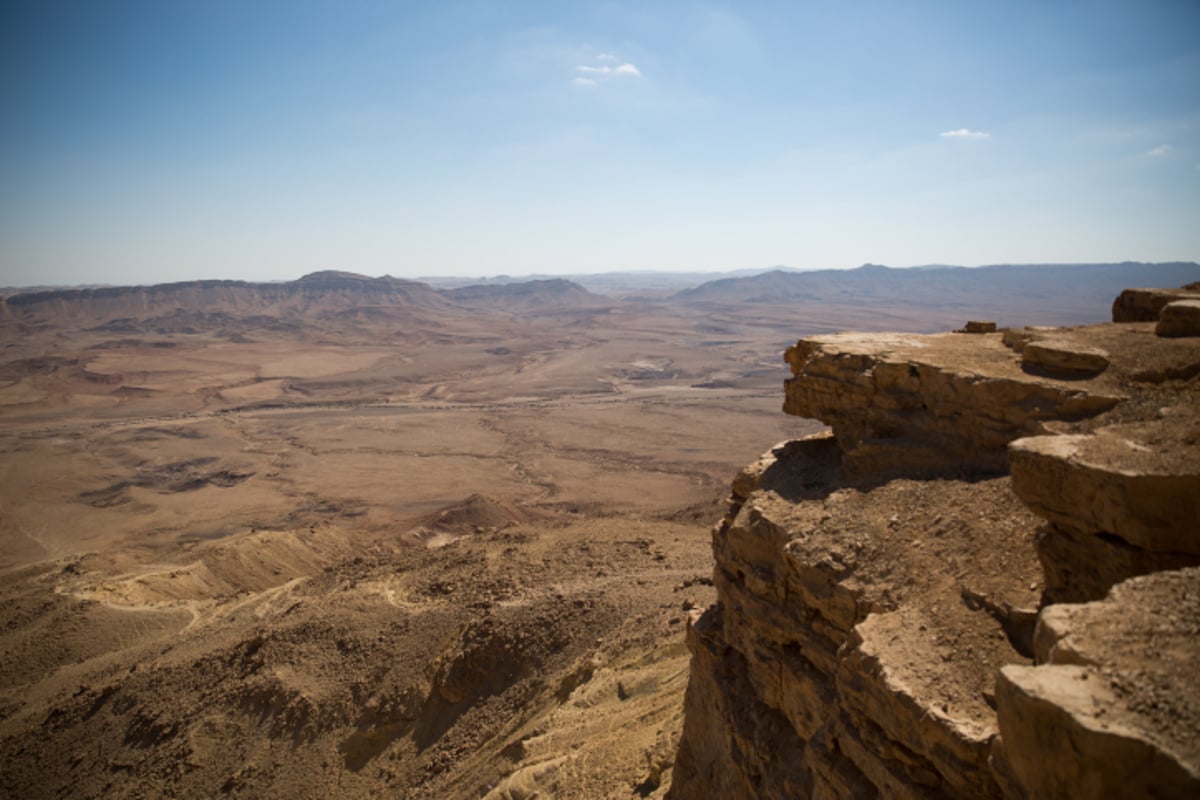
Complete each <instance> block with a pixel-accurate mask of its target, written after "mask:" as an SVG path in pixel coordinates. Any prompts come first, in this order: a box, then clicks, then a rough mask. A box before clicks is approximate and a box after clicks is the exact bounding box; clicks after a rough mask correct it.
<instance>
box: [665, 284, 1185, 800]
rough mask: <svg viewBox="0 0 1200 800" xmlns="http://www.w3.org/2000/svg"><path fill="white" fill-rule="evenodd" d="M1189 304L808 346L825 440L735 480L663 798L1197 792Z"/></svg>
mask: <svg viewBox="0 0 1200 800" xmlns="http://www.w3.org/2000/svg"><path fill="white" fill-rule="evenodd" d="M1189 295H1190V293H1189V292H1175V293H1169V294H1168V295H1167V296H1166V297H1165V300H1163V302H1158V299H1162V298H1163V296H1162V294H1161V293H1155V292H1150V291H1147V290H1139V291H1135V292H1132V293H1127V294H1124V295H1122V297H1121V298H1119V299H1118V301H1117V302H1116V303H1115V304H1114V317H1115V318H1116V319H1118V320H1126V319H1131V318H1133V319H1142V320H1145V321H1140V322H1119V323H1108V324H1101V325H1094V326H1088V327H1078V328H1062V329H1048V328H1037V329H1010V330H1005V331H1000V332H984V333H977V334H968V333H965V332H964V333H949V334H938V335H927V336H918V335H901V334H884V335H881V334H875V335H870V334H842V335H831V336H818V337H812V338H809V339H805V340H802V341H801V342H799V343H798V344H797V345H796V346H795V347H794V348H792V349H790V350H789V351H788V353H787V360H788V362H789V363H790V365H791V368H792V372H793V375H794V377H793V378H792V379H791V380H789V381H788V382H787V389H786V394H787V398H786V405H785V410H786V411H788V412H789V413H792V414H797V415H801V416H808V417H815V418H817V419H820V420H821V421H823V422H825V423H827V424H829V425H830V426H831V427H832V432H831V433H827V434H820V435H816V436H811V437H808V438H806V439H802V440H798V441H790V442H785V443H783V444H780V445H778V446H776V447H774V448H772V449H771V450H770V451H769V452H767V453H766V454H765V455H764V456H763V457H762V459H760V461H759V462H757V463H756V464H754V465H752V466H751V467H749V468H747V469H746V470H745V471H744V472H743V473H742V474H741V475H740V476H739V477H738V479H737V480H736V481H735V483H734V486H733V494H732V497H731V498H730V507H729V513H728V515H727V516H726V518H725V519H724V521H723V522H722V523H721V524H720V526H719V527H718V528H717V529H716V530H715V531H714V533H713V552H714V556H715V559H716V568H715V570H714V582H715V585H716V589H717V602H716V604H714V605H713V606H711V607H710V608H709V609H707V610H706V611H704V612H703V613H702V614H701V613H699V612H696V613H695V614H694V615H693V618H692V619H691V621H690V625H689V631H688V644H689V648H690V649H691V652H692V667H691V676H690V680H689V685H688V694H687V699H686V703H685V725H684V734H683V739H682V742H681V745H680V749H679V752H678V757H677V760H676V762H675V767H674V775H673V784H672V789H671V797H673V798H676V800H686V799H687V798H707V797H763V798H769V797H778V798H784V797H821V798H832V797H844V798H859V797H874V796H879V797H911V798H918V797H921V798H925V797H971V798H975V797H1002V796H1003V797H1010V798H1024V797H1030V798H1032V797H1109V796H1117V795H1123V796H1156V797H1185V796H1187V797H1194V796H1196V795H1197V793H1198V792H1200V686H1198V684H1197V683H1196V681H1195V672H1194V669H1195V667H1194V664H1195V662H1196V659H1197V658H1198V657H1200V639H1198V637H1197V633H1198V632H1200V570H1198V569H1195V568H1194V567H1195V566H1196V565H1198V564H1200V539H1198V538H1197V536H1198V534H1197V532H1198V531H1200V377H1198V376H1200V319H1198V316H1200V315H1197V314H1195V313H1194V310H1193V309H1192V306H1193V305H1195V306H1197V309H1196V310H1200V304H1197V303H1196V302H1195V300H1194V299H1192V298H1191V297H1190V296H1189ZM1155 298H1158V299H1155ZM1131 308H1134V309H1143V310H1139V311H1130V310H1129V309H1131ZM1146 308H1149V309H1150V310H1149V311H1146V310H1144V309H1146ZM968 327H969V328H970V329H972V330H981V331H989V328H990V327H992V326H988V325H979V324H976V325H970V326H968Z"/></svg>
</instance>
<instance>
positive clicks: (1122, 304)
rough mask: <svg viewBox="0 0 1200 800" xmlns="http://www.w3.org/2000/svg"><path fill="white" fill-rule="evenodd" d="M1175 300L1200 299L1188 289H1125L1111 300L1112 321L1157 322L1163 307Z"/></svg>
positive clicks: (1197, 293) (1198, 293)
mask: <svg viewBox="0 0 1200 800" xmlns="http://www.w3.org/2000/svg"><path fill="white" fill-rule="evenodd" d="M1176 300H1200V292H1195V291H1191V290H1189V289H1126V290H1125V291H1123V292H1121V294H1119V295H1118V296H1117V299H1116V300H1114V301H1113V307H1112V321H1113V322H1158V318H1159V316H1160V315H1161V314H1162V310H1163V308H1164V307H1165V306H1166V305H1167V304H1168V303H1172V302H1174V301H1176Z"/></svg>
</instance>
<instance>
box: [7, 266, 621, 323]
mask: <svg viewBox="0 0 1200 800" xmlns="http://www.w3.org/2000/svg"><path fill="white" fill-rule="evenodd" d="M603 302H604V300H603V298H601V297H599V296H598V295H594V294H592V293H591V292H588V291H587V290H586V289H584V288H583V287H581V286H579V285H578V284H575V283H572V282H570V281H567V280H562V279H555V280H545V281H531V282H525V283H512V284H503V285H490V286H482V287H464V288H462V289H452V290H438V289H434V288H433V287H431V286H429V285H427V284H424V283H421V282H419V281H411V280H404V279H401V278H393V277H391V276H383V277H380V278H371V277H367V276H364V275H358V274H355V273H352V272H341V271H336V270H327V271H323V272H314V273H311V274H309V275H305V276H303V277H302V278H299V279H297V280H294V281H286V282H280V283H253V282H248V281H239V280H196V281H182V282H178V283H164V284H156V285H151V286H106V287H98V288H84V289H50V290H40V291H34V292H23V293H18V294H13V295H10V296H8V297H0V318H7V319H19V320H35V319H40V318H51V317H58V318H63V319H73V320H77V321H81V322H93V323H99V322H105V321H111V320H116V319H145V318H147V317H150V316H156V315H165V314H171V313H174V314H179V313H185V314H201V315H212V314H234V315H248V314H259V315H264V314H265V315H277V316H297V315H318V316H319V315H325V314H336V313H342V312H346V311H349V310H352V309H361V308H392V309H411V310H419V311H425V312H437V311H453V310H454V309H455V308H456V307H459V306H468V307H472V308H478V307H480V306H491V307H496V308H501V309H505V308H509V309H522V310H528V309H531V308H535V307H549V306H554V305H556V304H558V305H564V304H583V305H593V306H594V305H598V304H602V303H603Z"/></svg>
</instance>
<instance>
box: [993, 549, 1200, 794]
mask: <svg viewBox="0 0 1200 800" xmlns="http://www.w3.org/2000/svg"><path fill="white" fill-rule="evenodd" d="M1198 637H1200V570H1198V569H1189V570H1181V571H1173V572H1160V573H1156V574H1154V575H1147V576H1143V577H1140V578H1133V579H1131V580H1128V581H1126V582H1125V583H1122V584H1121V585H1119V586H1117V587H1116V588H1114V589H1113V591H1112V593H1111V594H1110V595H1109V596H1108V597H1107V599H1105V600H1103V601H1100V602H1094V603H1088V604H1086V605H1054V606H1049V607H1047V608H1046V609H1044V610H1043V611H1042V615H1041V620H1040V621H1039V623H1038V629H1037V636H1036V640H1035V642H1036V653H1035V655H1036V657H1037V660H1038V664H1039V666H1036V667H1028V666H1016V665H1011V666H1006V667H1003V668H1002V669H1001V670H1000V676H999V679H998V680H997V684H996V700H997V708H998V711H999V723H1000V729H1001V732H1002V735H1001V736H1000V737H999V738H998V739H997V742H996V754H997V757H996V760H997V761H998V762H999V764H998V766H999V767H1000V769H1001V771H1002V773H1004V774H1009V775H1012V776H1013V779H1014V781H1015V783H1016V787H1014V794H1015V793H1017V792H1020V793H1023V794H1025V795H1026V796H1028V797H1072V798H1104V797H1162V798H1167V797H1178V798H1185V797H1197V796H1200V724H1198V723H1200V692H1198V691H1197V685H1196V656H1197V655H1198V654H1200V653H1198V651H1200V647H1198V645H1197V638H1198Z"/></svg>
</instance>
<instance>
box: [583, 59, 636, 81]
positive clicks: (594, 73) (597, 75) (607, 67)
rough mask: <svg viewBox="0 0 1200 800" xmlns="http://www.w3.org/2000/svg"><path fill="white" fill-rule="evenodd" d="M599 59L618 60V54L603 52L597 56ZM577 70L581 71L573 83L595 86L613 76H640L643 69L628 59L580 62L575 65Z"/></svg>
mask: <svg viewBox="0 0 1200 800" xmlns="http://www.w3.org/2000/svg"><path fill="white" fill-rule="evenodd" d="M596 58H597V60H598V61H613V62H615V61H617V58H616V56H614V55H612V54H611V53H601V54H600V55H599V56H597V57H596ZM575 71H576V72H577V73H579V75H577V76H576V78H575V80H574V81H572V83H575V84H577V85H579V86H595V85H597V84H599V83H602V82H604V81H608V80H611V79H613V78H620V77H627V78H640V77H642V71H641V70H640V69H638V68H637V67H636V66H635V65H633V64H630V63H629V62H628V61H626V62H624V63H621V64H616V65H615V66H614V65H613V64H599V65H596V64H580V65H579V66H577V67H575Z"/></svg>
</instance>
